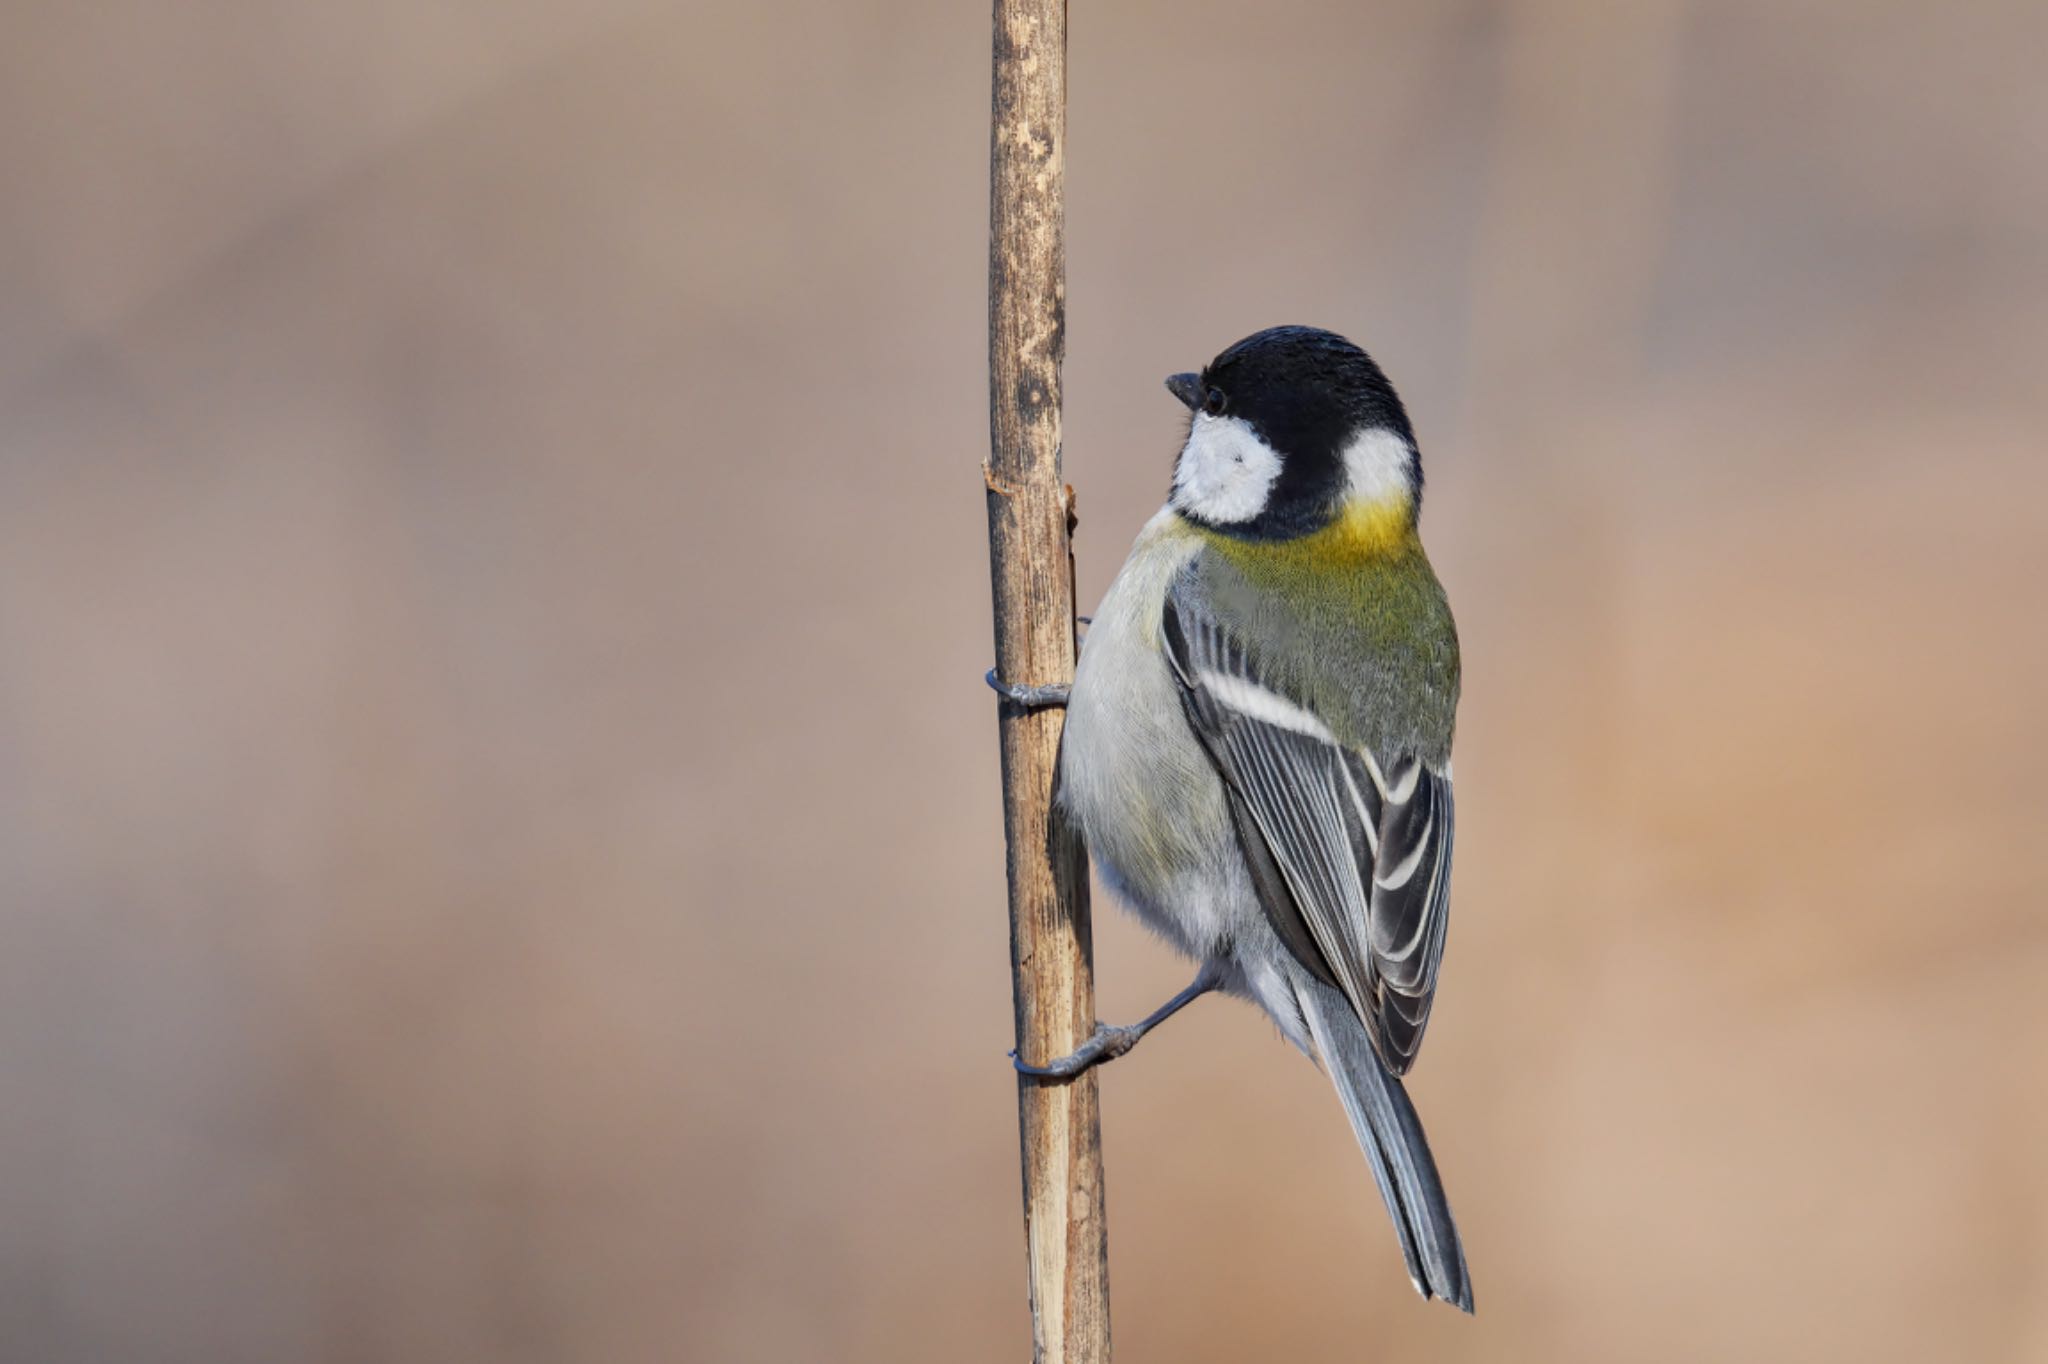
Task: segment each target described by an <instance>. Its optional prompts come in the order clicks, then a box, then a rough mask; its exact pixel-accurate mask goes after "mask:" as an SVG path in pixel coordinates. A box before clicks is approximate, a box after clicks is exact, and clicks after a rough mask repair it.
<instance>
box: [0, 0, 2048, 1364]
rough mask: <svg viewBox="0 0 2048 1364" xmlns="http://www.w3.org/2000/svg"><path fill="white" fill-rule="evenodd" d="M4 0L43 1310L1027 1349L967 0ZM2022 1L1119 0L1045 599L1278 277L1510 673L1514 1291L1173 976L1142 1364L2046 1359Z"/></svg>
mask: <svg viewBox="0 0 2048 1364" xmlns="http://www.w3.org/2000/svg"><path fill="white" fill-rule="evenodd" d="M4 15H5V20H6V31H7V34H8V38H7V41H6V43H5V44H4V46H0V1359H4V1360H6V1361H10V1362H12V1361H31V1362H34V1364H41V1362H44V1361H48V1362H50V1364H60V1362H62V1364H68V1362H69V1361H93V1362H95V1364H97V1362H100V1361H131V1360H132V1361H149V1362H150V1364H157V1362H158V1361H163V1362H172V1361H193V1362H194V1364H199V1362H201V1361H203V1362H205V1364H224V1362H233V1361H299V1360H305V1361H337V1362H339V1361H348V1362H350V1364H353V1362H354V1361H385V1360H389V1361H414V1360H434V1361H439V1360H448V1361H470V1360H491V1361H512V1362H513V1364H525V1362H526V1361H535V1362H536V1364H538V1362H539V1361H607V1362H609V1361H641V1360H646V1361H657V1360H659V1361H667V1360H678V1359H680V1360H688V1361H700V1360H701V1361H706V1362H707V1364H711V1362H713V1361H718V1362H722V1361H778V1362H779V1361H802V1360H819V1361H840V1360H852V1361H909V1360H934V1361H937V1360H962V1359H972V1360H982V1359H1022V1358H1023V1357H1024V1356H1025V1352H1026V1321H1025V1309H1024V1301H1023V1294H1024V1255H1023V1242H1022V1233H1021V1230H1020V1226H1019V1202H1018V1188H1017V1174H1016V1166H1015V1140H1016V1136H1015V1127H1014V1121H1015V1110H1014V1101H1013V1094H1014V1091H1013V1085H1012V1081H1011V1078H1010V1076H1009V1073H1008V1071H1007V1069H1006V1063H1005V1061H1004V1059H1003V1053H1004V1050H1005V1048H1006V1047H1007V1046H1008V1045H1009V1031H1008V1030H1009V999H1008V978H1007V968H1006V964H1005V952H1006V935H1005V925H1004V917H1003V914H1004V911H1003V900H1002V885H1001V860H1000V845H999V840H1000V827H999V817H998V803H997V789H996V774H995V754H996V747H995V723H994V703H993V701H992V699H991V698H990V696H989V695H988V693H987V692H986V691H985V690H984V689H983V687H982V685H981V681H980V675H981V671H982V669H983V668H984V667H985V666H986V660H987V655H988V650H989V629H988V624H987V579H986V559H985V549H984V542H983V510H982V499H981V483H980V479H979V476H978V473H977V463H978V461H979V460H980V458H981V456H982V453H983V451H984V448H985V443H986V416H985V409H984V403H983V382H984V380H983V359H984V351H983V307H984V304H983V293H982V290H983V268H984V264H983V263H984V242H983V231H984V225H985V213H986V188H985V186H986V180H985V176H986V163H985V155H986V136H987V135H986V125H985V118H986V95H987V44H988V29H987V20H988V16H987V13H986V11H985V10H984V9H982V8H981V7H977V6H973V5H968V6H958V5H939V4H935V3H923V4H917V3H895V4H871V5H841V4H829V3H806V4H802V5H796V6H787V5H784V6H754V7H737V6H731V7H721V8H720V9H718V10H715V11H714V10H713V9H712V8H711V7H709V6H692V5H690V4H687V3H686V4H684V5H683V6H681V7H678V6H675V5H654V4H647V3H628V2H627V0H584V3H582V4H579V5H573V6H572V5H567V4H560V3H540V2H539V0H499V3H495V4H484V3H479V2H478V0H430V2H429V3H419V0H407V2H406V3H397V2H396V0H367V3H359V4H354V5H320V6H314V5H263V4H258V3H255V2H254V0H190V2H189V3H186V4H183V5H178V6H170V5H162V4H148V3H139V2H138V0H109V2H107V3H98V4H89V5H81V4H60V3H54V0H52V2H49V3H36V2H35V0H13V3H8V4H6V5H5V7H4ZM2044 51H2048V7H2044V6H2042V5H2039V4H2036V3H2030V0H2014V2H2013V3H2010V4H1997V3H1988V2H1986V3H1966V4H1961V5H1952V6H1937V5H1932V4H1918V5H1915V4H1905V3H1875V2H1873V0H1834V2H1833V3H1819V2H1815V3H1799V4H1790V5H1788V4H1779V3H1770V2H1768V0H1747V2H1744V3H1719V2H1715V3H1707V2H1706V0H1700V2H1699V3H1690V4H1686V3H1678V2H1677V0H1651V2H1647V3H1637V4H1627V5H1624V4H1620V3H1614V4H1604V5H1603V4H1592V3H1564V4H1561V3H1539V2H1538V0H1499V2H1498V3H1451V4H1440V3H1426V2H1425V0H1394V2H1393V3H1374V4H1369V5H1358V6H1338V5H1308V4H1300V3H1293V4H1279V5H1271V6H1246V5H1219V4H1207V3H1189V2H1188V0H1183V2H1182V3H1177V4H1171V5H1168V4H1131V3H1114V4H1103V5H1095V4H1087V5H1077V6H1076V7H1075V11H1074V14H1073V56H1072V94H1071V129H1070V136H1071V142H1070V147H1069V166H1070V185H1069V192H1070V223H1069V240H1070V251H1071V270H1072V275H1071V288H1070V298H1071V300H1072V303H1071V311H1070V316H1069V336H1070V352H1069V370H1068V374H1069V387H1068V427H1067V431H1068V446H1067V457H1068V470H1069V475H1070V477H1071V478H1072V479H1073V481H1074V482H1075V483H1076V484H1077V485H1078V486H1079V489H1080V496H1081V512H1082V521H1083V524H1082V532H1081V535H1082V538H1081V541H1080V563H1079V572H1080V577H1081V595H1082V597H1083V598H1084V601H1085V602H1087V603H1092V602H1093V601H1094V599H1095V598H1096V597H1097V596H1098V595H1099V593H1100V592H1101V590H1102V588H1103V587H1104V586H1105V585H1106V584H1107V582H1108V580H1109V577H1110V575H1111V574H1112V573H1113V572H1114V570H1115V568H1116V566H1117V564H1118V563H1119V562H1120V560H1121V558H1122V555H1123V551H1124V549H1125V547H1126V545H1127V544H1128V542H1129V538H1130V536H1131V534H1132V533H1133V531H1134V530H1135V529H1136V528H1137V526H1138V525H1139V524H1140V522H1141V521H1142V520H1143V518H1144V517H1145V516H1146V515H1147V514H1148V513H1149V512H1150V511H1151V509H1152V508H1153V507H1154V506H1156V505H1157V503H1158V501H1159V500H1160V498H1161V496H1162V495H1163V492H1164V488H1165V483H1166V479H1167V475H1168V470H1169V465H1170V462H1171V459H1172V455H1173V453H1174V442H1175V436H1176V415H1175V410H1174V407H1173V404H1172V402H1171V400H1170V399H1169V398H1168V397H1167V396H1166V395H1165V393H1164V392H1163V391H1162V390H1161V389H1160V387H1159V380H1160V378H1161V376H1163V375H1165V374H1167V373H1168V372H1170V371H1173V370H1177V369H1182V368H1187V367H1189V366H1193V365H1197V364H1199V363H1201V362H1202V361H1203V360H1205V359H1206V358H1207V357H1208V356H1209V355H1210V354H1212V353H1213V352H1214V351H1216V350H1217V349H1219V348H1220V347H1222V346H1223V345H1225V344H1227V343H1228V342H1230V341H1232V340H1235V339H1236V338H1237V337H1239V336H1241V335H1243V334H1245V333H1247V332H1249V331H1252V330H1254V329H1256V328H1258V327H1261V326H1265V325H1268V324H1272V323H1276V322H1283V321H1286V322H1291V321H1300V322H1315V323H1320V324H1324V325H1327V326H1331V327H1335V328H1337V329H1339V330H1342V331H1345V332H1347V333H1349V334H1351V335H1353V336H1354V337H1356V338H1357V339H1359V340H1360V341H1362V342H1363V343H1364V344H1366V345H1367V346H1368V347H1369V348H1371V349H1372V350H1373V351H1374V352H1375V353H1376V354H1377V355H1378V357H1379V358H1380V359H1381V360H1382V361H1383V363H1384V364H1385V365H1386V367H1387V368H1388V370H1389V371H1390V372H1391V373H1392V375H1393V376H1394V378H1395V381H1396V382H1397V383H1398V384H1399V385H1400V386H1401V388H1402V390H1403V392H1404V394H1405V395H1406V396H1407V398H1408V401H1409V405H1410V407H1411V409H1412V411H1413V412H1414V414H1415V417H1416V422H1417V425H1418V427H1419V429H1420V431H1421V435H1422V439H1423V449H1424V454H1425V457H1426V459H1427V461H1428V468H1429V472H1430V496H1429V505H1428V509H1427V515H1426V518H1425V529H1426V532H1427V536H1428V540H1429V543H1430V546H1431V549H1432V551H1433V553H1434V555H1435V558H1436V561H1437V564H1438V566H1439V569H1440V571H1441V573H1442V575H1443V577H1444V578H1445V580H1446V582H1447V583H1448V585H1449V588H1450V591H1451V595H1452V600H1453V602H1454V603H1455V605H1456V607H1457V609H1458V613H1459V619H1460V621H1461V624H1462V628H1463V631H1464V636H1465V645H1466V658H1467V692H1466V702H1465V708H1464V712H1463V715H1464V724H1463V728H1462V733H1461V735H1460V745H1459V750H1458V773H1459V778H1460V783H1459V791H1460V815H1461V820H1460V824H1461V827H1460V833H1459V853H1460V862H1459V867H1458V878H1457V887H1458V891H1457V897H1456V902H1457V915H1456V925H1457V926H1456V929H1455V930H1454V932H1453V934H1452V947H1451V950H1450V954H1449V958H1448V963H1447V971H1446V975H1445V978H1444V979H1445V983H1444V988H1443V993H1442V995H1441V1007H1440V1008H1439V1010H1438V1012H1437V1015H1436V1018H1437V1022H1436V1025H1435V1027H1434V1029H1433V1030H1432V1040H1431V1043H1430V1046H1429V1048H1428V1050H1427V1052H1426V1054H1425V1056H1424V1060H1423V1064H1422V1065H1421V1067H1420V1069H1419V1071H1418V1072H1417V1075H1416V1078H1415V1080H1414V1085H1413V1087H1414V1091H1415V1093H1416V1095H1417V1098H1418V1101H1419V1103H1420V1106H1421V1108H1422V1111H1423V1113H1424V1115H1425V1117H1426V1118H1427V1120H1428V1122H1429V1126H1430V1130H1431V1132H1432V1133H1433V1135H1434V1141H1435V1145H1436V1150H1437V1153H1438V1156H1439V1158H1440V1160H1441V1161H1442V1163H1443V1165H1444V1168H1445V1171H1446V1175H1447V1178H1448V1181H1449V1185H1450V1188H1451V1191H1452V1197H1453V1200H1454V1202H1455V1203H1456V1206H1457V1208H1458V1212H1459V1216H1460V1220H1461V1222H1462V1224H1463V1227H1464V1230H1465V1233H1466V1237H1467V1240H1468V1243H1469V1245H1470V1248H1471V1259H1472V1265H1473V1269H1474V1274H1475V1278H1476V1282H1477V1285H1478V1301H1479V1315H1478V1316H1477V1318H1476V1319H1474V1320H1465V1319H1463V1318H1460V1317H1458V1316H1457V1315H1456V1314H1454V1313H1452V1312H1449V1311H1447V1310H1445V1309H1442V1308H1440V1307H1435V1308H1430V1307H1425V1306H1423V1305H1422V1304H1420V1303H1419V1302H1417V1301H1416V1300H1415V1299H1414V1297H1413V1296H1412V1294H1411V1292H1410V1290H1409V1287H1408V1285H1407V1283H1406V1281H1405V1278H1404V1276H1403V1274H1402V1273H1401V1270H1400V1267H1399V1263H1398V1258H1397V1255H1396V1253H1395V1248H1394V1241H1393V1237H1392V1234H1391V1233H1390V1232H1389V1230H1388V1229H1387V1227H1386V1225H1385V1215H1384V1213H1383V1211H1382V1209H1381V1208H1380V1205H1379V1201H1378V1198H1377V1196H1376V1195H1375V1193H1374V1191H1373V1189H1372V1185H1371V1181H1370V1179H1369V1177H1368V1175H1367V1172H1366V1169H1365V1166H1364V1164H1363V1162H1362V1160H1361V1159H1360V1158H1359V1156H1358V1154H1357V1152H1356V1151H1355V1150H1354V1149H1353V1147H1352V1145H1351V1139H1350V1137H1349V1135H1348V1133H1347V1131H1346V1127H1345V1124H1344V1122H1343V1119H1342V1117H1341V1115H1340V1113H1339V1111H1338V1109H1337V1106H1336V1104H1335V1102H1334V1100H1333V1099H1332V1097H1331V1095H1330V1094H1329V1093H1328V1091H1327V1089H1326V1087H1325V1083H1324V1081H1323V1080H1322V1079H1321V1078H1320V1077H1319V1076H1318V1075H1317V1074H1316V1073H1315V1071H1314V1070H1313V1068H1312V1067H1310V1066H1309V1065H1308V1063H1307V1062H1305V1061H1303V1060H1302V1059H1300V1058H1299V1057H1297V1056H1295V1055H1294V1054H1292V1053H1291V1052H1289V1051H1287V1050H1286V1049H1285V1048H1284V1047H1283V1045H1282V1044H1281V1043H1280V1042H1279V1041H1277V1040H1276V1038H1275V1037H1274V1035H1273V1032H1272V1029H1271V1028H1270V1027H1268V1026H1267V1025H1266V1024H1264V1023H1263V1022H1262V1021H1260V1020H1259V1019H1258V1018H1257V1017H1256V1016H1255V1015H1254V1014H1253V1013H1252V1011H1251V1010H1249V1009H1248V1008H1247V1007H1245V1006H1243V1005H1239V1004H1234V1003H1225V1002H1216V1003H1208V1004H1204V1005H1203V1006H1202V1007H1200V1008H1198V1009H1196V1010H1194V1011H1193V1012H1192V1013H1191V1014H1190V1015H1189V1016H1187V1017H1186V1018H1185V1019H1184V1020H1182V1021H1178V1022H1176V1023H1175V1024H1174V1025H1173V1026H1172V1027H1171V1028H1169V1029H1167V1030H1165V1031H1164V1032H1162V1033H1161V1034H1160V1035H1159V1036H1158V1037H1157V1038H1155V1039H1154V1040H1153V1041H1151V1042H1148V1043H1147V1045H1146V1046H1145V1048H1144V1049H1143V1050H1142V1052H1140V1054H1139V1055H1138V1056H1136V1057H1134V1058H1133V1059H1131V1060H1128V1061H1125V1062H1122V1063H1120V1064H1118V1065H1117V1066H1116V1067H1115V1068H1114V1069H1113V1070H1112V1071H1111V1072H1109V1073H1108V1074H1107V1076H1106V1080H1105V1088H1104V1100H1103V1111H1104V1115H1105V1130H1106V1144H1107V1159H1108V1171H1109V1194H1110V1210H1111V1235H1110V1243H1111V1253H1112V1270H1113V1281H1114V1285H1115V1319H1116V1333H1117V1344H1118V1350H1119V1355H1120V1357H1121V1358H1123V1359H1125V1360H1130V1361H1144V1360H1217V1361H1224V1360H1230V1361H1236V1360H1260V1359H1301V1360H1332V1361H1338V1360H1344V1361H1349V1360H1482V1359H1483V1360H1544V1359H1558V1360H1574V1361H1608V1360H1612V1361H1641V1360H1669V1361H1694V1360H1699V1361H1706V1360H1716V1361H1719V1360H1836V1359H1840V1360H1848V1359H1855V1360H1914V1361H1922V1360H1928V1359H1942V1360H1973V1361H1974V1360H1985V1361H2032V1360H2043V1359H2048V1162H2044V1160H2043V1152H2044V1150H2048V1104H2044V1093H2048V1090H2044V1078H2048V1077H2044V1058H2048V925H2044V919H2043V914H2042V908H2043V896H2044V892H2048V839H2044V832H2048V830H2044V817H2048V797H2044V794H2043V790H2044V788H2043V785H2042V781H2041V775H2040V774H2041V769H2042V762H2043V759H2044V756H2048V720H2044V718H2043V714H2042V710H2041V703H2042V698H2043V696H2044V694H2048V639H2044V631H2043V630H2042V627H2041V621H2042V608H2041V604H2040V598H2041V590H2042V584H2043V583H2044V582H2048V515H2044V511H2043V505H2044V504H2043V499H2044V496H2048V468H2044V464H2043V439H2042V434H2043V418H2044V416H2048V387H2044V384H2043V381H2042V373H2043V366H2044V363H2048V324H2044V318H2048V268H2044V267H2048V234H2044V230H2043V223H2044V221H2048V174H2044V162H2043V148H2044V145H2048V84H2044V82H2043V81H2042V80H2041V77H2040V65H2041V57H2042V54H2043V52H2044ZM1099 917H1100V929H1099V934H1098V936H1099V946H1100V963H1099V965H1100V975H1101V980H1102V991H1101V995H1102V1000H1101V1007H1102V1013H1103V1014H1104V1016H1105V1017H1108V1018H1112V1019H1125V1018H1129V1017H1132V1016H1134V1015H1136V1014H1138V1013H1140V1012H1142V1011H1143V1010H1145V1009H1146V1008H1149V1007H1150V1006H1151V1005H1152V1004H1153V1003H1155V1002H1156V1001H1157V1000H1158V999H1159V998H1161V997H1163V995H1164V994H1165V993H1166V992H1168V991H1169V990H1171V989H1173V988H1175V987H1177V986H1178V985H1179V984H1180V983H1181V982H1182V981H1183V979H1184V977H1185V975H1186V971H1187V968H1186V967H1185V966H1184V965H1183V964H1182V963H1181V962H1179V961H1178V960H1175V959H1174V958H1172V957H1171V956H1170V955H1169V954H1168V953H1167V952H1166V951H1165V950H1164V949H1162V948H1160V947H1158V946H1157V945H1155V944H1153V943H1151V942H1150V941H1148V940H1146V939H1145V938H1144V936H1143V935H1142V934H1141V933H1139V932H1138V931H1136V930H1135V929H1133V928H1132V927H1131V926H1130V925H1129V924H1128V923H1127V922H1126V921H1124V920H1123V919H1122V918H1121V917H1120V916H1119V915H1118V914H1117V913H1116V911H1114V910H1113V909H1111V908H1110V907H1109V906H1108V904H1107V902H1106V901H1104V902H1103V903H1102V904H1101V905H1099Z"/></svg>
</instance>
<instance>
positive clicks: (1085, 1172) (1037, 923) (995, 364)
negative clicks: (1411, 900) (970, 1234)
mask: <svg viewBox="0 0 2048 1364" xmlns="http://www.w3.org/2000/svg"><path fill="white" fill-rule="evenodd" d="M994 40H995V43H994V46H995V60H994V67H995V71H994V98H993V101H992V105H991V110H990V124H989V276H988V290H989V315H988V331H989V446H990V452H989V459H988V463H987V465H986V466H984V469H983V473H984V476H985V478H986V481H987V484H988V532H989V571H990V577H991V579H992V581H993V587H994V596H995V636H996V675H997V676H998V677H999V678H1001V679H1002V680H1003V681H1005V682H1010V683H1021V684H1046V683H1061V682H1065V681H1067V680H1068V679H1070V678H1071V677H1072V676H1073V668H1074V654H1075V650H1074V572H1073V551H1072V546H1071V543H1070V535H1071V532H1072V495H1071V492H1070V491H1069V490H1068V489H1067V487H1066V485H1065V483H1064V481H1063V480H1062V478H1061V475H1060V363H1061V360H1062V358H1063V355H1064V351H1065V325H1066V324H1065V304H1066V255H1065V245H1064V240H1063V229H1064V206H1063V197H1062V196H1063V192H1064V188H1065V139H1066V99H1067V88H1066V45H1067V15H1066V0H995V17H994ZM1063 717H1064V712H1062V711H1061V710H1059V709H1057V708H1044V709H1026V708H1024V707H1021V706H1018V705H1015V704H1011V703H1007V702H1006V703H1004V704H1003V706H1002V720H1001V732H1002V750H1003V828H1004V833H1005V835H1006V838H1007V841H1008V848H1009V856H1008V864H1009V884H1010V952H1011V983H1012V987H1013V989H1014V992H1015V998H1016V1008H1017V1054H1018V1055H1019V1056H1020V1057H1023V1058H1024V1059H1025V1060H1027V1061H1033V1062H1040V1061H1045V1060H1048V1059H1050V1058H1053V1057H1057V1056H1064V1055H1066V1054H1067V1053H1068V1052H1070V1051H1072V1050H1073V1049H1074V1048H1075V1047H1077V1046H1079V1045H1080V1044H1081V1042H1082V1041H1083V1040H1085V1039H1086V1038H1087V1037H1088V1035H1089V1034H1090V1033H1091V1032H1092V1031H1093V1030H1094V1027H1095V985H1094V975H1093V964H1092V960H1091V956H1092V948H1091V943H1090V937H1089V926H1088V874H1087V860H1086V856H1085V854H1084V853H1083V850H1082V848H1081V845H1080V842H1079V839H1078V838H1077V837H1076V836H1074V835H1073V834H1072V832H1071V831H1069V830H1067V829H1066V828H1064V827H1063V826H1062V825H1061V824H1060V823H1059V822H1058V821H1056V820H1055V819H1054V818H1053V815H1052V809H1051V805H1052V782H1053V765H1054V761H1055V759H1056V758H1057V756H1058V753H1059V740H1060V726H1061V721H1062V719H1063ZM1017 1107H1018V1113H1017V1123H1018V1129H1019V1136H1020V1140H1021V1146H1022V1163H1023V1175H1024V1231H1025V1241H1026V1245H1027V1248H1028V1252H1029V1257H1030V1269H1031V1336H1032V1358H1033V1359H1034V1360H1035V1361H1039V1364H1103V1362H1104V1361H1107V1360H1108V1359H1109V1273H1108V1230H1107V1228H1106V1226H1105V1224H1104V1221H1103V1191H1102V1137H1101V1123H1100V1117H1099V1111H1098V1108H1097V1092H1096V1077H1095V1073H1094V1072H1093V1071H1088V1072H1086V1073H1084V1074H1082V1075H1080V1076H1078V1077H1076V1078H1075V1079H1073V1080H1067V1081H1061V1080H1036V1079H1031V1078H1029V1077H1021V1076H1020V1077H1019V1087H1018V1105H1017Z"/></svg>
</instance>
